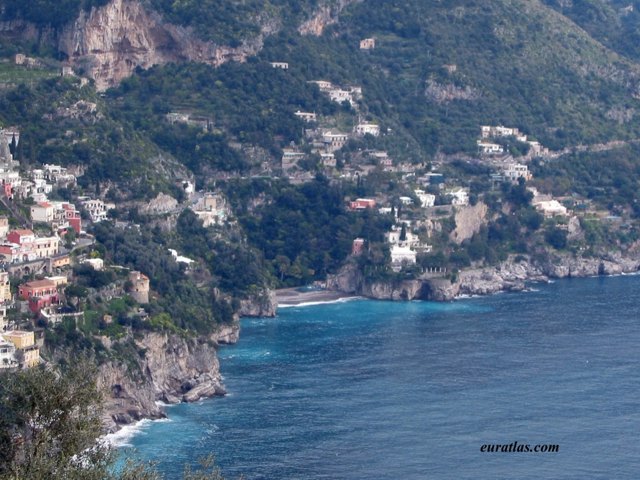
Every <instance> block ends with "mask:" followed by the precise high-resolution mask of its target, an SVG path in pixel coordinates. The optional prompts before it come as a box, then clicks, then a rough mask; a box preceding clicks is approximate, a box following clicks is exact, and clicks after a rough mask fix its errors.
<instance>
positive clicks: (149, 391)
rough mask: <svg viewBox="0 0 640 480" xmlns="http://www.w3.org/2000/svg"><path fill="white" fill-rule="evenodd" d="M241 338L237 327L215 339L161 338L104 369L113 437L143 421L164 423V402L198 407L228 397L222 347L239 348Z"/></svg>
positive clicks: (145, 339) (146, 339) (141, 343)
mask: <svg viewBox="0 0 640 480" xmlns="http://www.w3.org/2000/svg"><path fill="white" fill-rule="evenodd" d="M238 332H239V326H238V325H237V324H232V325H225V326H221V327H220V328H219V330H218V331H217V332H216V333H214V334H213V335H212V336H211V338H209V339H197V338H188V337H182V336H178V335H174V334H168V333H159V332H148V333H145V334H144V335H143V336H142V338H139V339H136V340H135V347H136V348H137V349H138V355H137V356H136V357H129V358H128V360H127V362H126V363H117V362H109V363H106V364H103V365H101V366H100V370H99V378H98V386H99V387H101V388H102V390H104V391H105V392H107V396H106V402H105V403H106V412H107V414H108V418H105V425H106V426H107V428H108V429H109V430H111V431H113V430H115V429H116V428H117V426H118V425H120V424H124V423H130V422H132V421H136V420H139V419H141V418H152V419H154V418H163V417H164V416H165V413H164V411H163V410H162V408H161V407H160V406H159V405H158V404H157V403H156V402H157V401H159V400H160V401H163V402H166V403H178V402H181V401H186V402H193V401H196V400H199V399H200V398H204V397H211V396H214V395H224V394H225V393H226V392H225V389H224V386H223V385H222V378H221V376H220V371H219V362H218V357H217V345H218V344H222V343H234V342H236V341H237V339H238ZM113 343H115V342H112V344H111V347H112V348H113V346H114V345H113Z"/></svg>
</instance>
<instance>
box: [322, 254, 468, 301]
mask: <svg viewBox="0 0 640 480" xmlns="http://www.w3.org/2000/svg"><path fill="white" fill-rule="evenodd" d="M459 288H460V287H459V284H457V283H451V281H450V280H449V279H445V278H425V279H416V280H397V279H392V280H375V281H369V280H367V279H365V278H364V276H363V275H362V272H360V271H359V270H358V268H357V266H356V265H355V264H353V263H347V264H346V265H345V266H344V267H343V268H342V269H341V270H340V272H339V273H337V274H336V275H330V276H329V277H328V278H327V289H328V290H335V291H337V292H342V293H348V294H355V295H361V296H363V297H367V298H373V299H376V300H434V301H447V300H452V299H453V298H455V297H456V296H457V295H458V293H459Z"/></svg>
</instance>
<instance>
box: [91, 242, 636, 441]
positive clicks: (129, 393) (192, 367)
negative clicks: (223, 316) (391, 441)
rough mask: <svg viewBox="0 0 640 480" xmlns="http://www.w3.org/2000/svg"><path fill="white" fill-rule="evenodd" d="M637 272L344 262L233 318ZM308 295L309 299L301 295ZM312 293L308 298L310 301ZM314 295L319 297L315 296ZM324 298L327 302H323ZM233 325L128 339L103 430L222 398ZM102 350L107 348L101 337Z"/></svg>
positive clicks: (109, 377) (106, 382) (597, 261)
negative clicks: (433, 272) (372, 273)
mask: <svg viewBox="0 0 640 480" xmlns="http://www.w3.org/2000/svg"><path fill="white" fill-rule="evenodd" d="M639 271H640V253H637V254H634V255H630V254H626V255H623V254H621V253H608V254H603V255H600V256H597V257H577V256H573V255H570V254H552V255H548V256H546V257H545V258H544V259H543V260H540V259H536V258H532V257H531V256H528V255H517V256H511V257H509V258H508V259H507V260H506V261H504V262H502V263H500V264H499V265H497V266H492V267H484V268H469V269H465V270H462V271H460V272H458V273H457V275H456V276H455V277H454V279H453V280H452V278H451V276H449V277H427V276H424V277H422V278H418V279H404V280H398V279H394V280H388V281H382V280H380V281H368V280H367V279H365V278H364V277H363V275H362V274H361V273H360V271H359V270H358V269H357V267H356V265H355V264H353V263H347V264H346V265H345V266H344V267H343V268H342V269H341V271H340V272H339V273H337V274H336V275H332V276H329V277H328V278H327V281H326V288H325V289H324V290H322V291H321V292H318V291H311V292H309V293H306V292H305V293H300V292H299V291H298V290H295V289H287V290H283V291H278V292H277V295H276V292H274V291H265V292H260V293H257V294H255V295H252V296H249V297H247V298H246V299H244V300H242V301H241V302H240V310H239V314H240V316H249V317H251V316H253V317H256V316H260V317H262V316H275V314H276V309H277V305H278V303H281V306H287V305H299V304H300V303H306V302H308V301H311V302H314V301H327V299H329V300H335V299H336V298H341V297H349V296H361V297H365V298H370V299H376V300H395V301H408V300H431V301H452V300H454V299H456V298H459V297H461V296H472V295H490V294H494V293H498V292H505V291H522V290H525V289H526V288H527V283H529V282H546V281H550V280H552V279H559V278H570V277H573V278H578V277H592V276H598V275H618V274H625V273H627V274H630V273H637V272H639ZM308 295H311V296H312V297H313V298H310V297H309V298H308V297H307V296H308ZM314 295H315V296H314ZM318 295H319V296H318ZM326 295H329V296H330V298H329V297H326ZM239 332H240V323H239V321H236V322H234V323H233V324H231V325H224V326H221V327H220V328H219V329H218V330H217V331H216V332H215V333H213V334H212V335H210V336H209V337H206V338H195V337H194V338H185V337H184V336H179V335H176V334H168V333H159V332H149V333H146V334H144V335H143V336H142V337H141V338H139V339H136V340H135V345H136V347H137V348H138V358H136V359H135V360H133V361H131V362H113V361H112V362H109V363H107V364H104V365H102V366H101V367H100V373H99V379H98V383H99V385H100V386H101V387H102V388H103V389H104V390H105V391H106V392H107V393H108V394H107V398H106V402H105V403H106V414H105V419H104V422H105V425H106V428H107V430H108V431H109V432H114V431H116V430H118V429H119V428H120V427H122V426H124V425H127V424H131V423H134V422H137V421H139V420H142V419H145V418H148V419H159V418H164V417H166V414H165V412H164V409H163V407H162V404H175V403H180V402H194V401H198V400H199V399H201V398H207V397H213V396H218V395H224V394H225V393H226V391H225V388H224V385H223V384H222V378H221V375H220V364H219V361H218V357H217V350H218V348H219V346H220V345H223V344H233V343H236V342H237V341H238V338H239ZM104 342H106V345H105V346H106V347H107V348H113V345H111V344H110V342H109V340H108V339H104Z"/></svg>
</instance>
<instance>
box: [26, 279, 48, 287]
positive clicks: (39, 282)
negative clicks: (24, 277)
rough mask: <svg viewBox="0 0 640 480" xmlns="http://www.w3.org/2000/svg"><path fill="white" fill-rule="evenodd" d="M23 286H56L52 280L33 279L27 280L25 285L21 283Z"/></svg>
mask: <svg viewBox="0 0 640 480" xmlns="http://www.w3.org/2000/svg"><path fill="white" fill-rule="evenodd" d="M21 286H22V287H29V288H42V287H53V288H55V287H56V284H55V282H52V281H51V280H46V279H45V280H33V281H31V282H27V283H25V284H23V285H21Z"/></svg>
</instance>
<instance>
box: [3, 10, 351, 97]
mask: <svg viewBox="0 0 640 480" xmlns="http://www.w3.org/2000/svg"><path fill="white" fill-rule="evenodd" d="M355 1H361V0H355ZM351 3H354V0H339V1H338V2H337V3H335V4H333V3H332V4H329V3H323V4H321V5H320V6H319V7H318V9H317V11H315V12H313V13H312V15H311V18H310V20H308V21H307V22H305V23H304V24H303V25H302V26H301V27H300V31H301V32H303V33H310V34H315V35H320V34H321V33H322V31H323V30H324V28H325V27H326V26H327V25H330V24H332V23H335V22H336V21H337V18H338V14H339V13H340V12H341V11H342V10H343V9H344V8H345V7H346V6H348V5H349V4H351ZM268 18H269V16H268V15H265V16H264V20H263V21H262V22H261V24H260V32H259V33H258V34H257V35H255V36H252V37H251V38H247V39H245V40H243V41H242V42H241V44H240V45H239V46H235V47H231V46H226V45H217V44H215V43H213V42H209V41H205V40H202V39H200V38H198V37H197V35H196V34H195V32H194V30H193V28H191V27H185V26H181V25H174V24H171V23H169V22H166V21H164V20H163V18H162V16H161V15H160V14H159V13H158V12H156V11H154V10H152V9H150V8H149V7H148V4H147V3H145V2H142V1H139V0H111V1H110V2H109V3H107V4H106V5H104V6H101V7H97V8H96V7H93V8H92V9H91V10H90V11H86V10H81V11H80V14H79V16H78V18H77V19H76V20H75V21H74V22H72V23H70V24H68V25H66V26H65V27H64V28H62V29H60V30H58V29H53V28H50V27H43V26H36V25H34V24H32V23H29V22H25V21H22V20H14V21H8V22H2V23H0V34H1V35H2V36H3V37H5V38H8V39H14V40H28V41H31V42H38V43H41V44H46V45H49V46H51V47H53V48H57V49H58V51H60V52H61V53H63V54H64V55H65V56H66V57H68V59H69V62H70V64H71V65H72V66H73V68H74V70H75V71H76V72H79V73H80V74H82V75H83V76H87V77H89V78H91V79H93V80H94V81H95V84H96V88H97V89H98V90H100V91H102V90H106V89H107V88H109V87H113V86H115V85H117V84H118V83H119V82H120V81H121V80H122V79H124V78H127V77H128V76H129V75H131V73H132V72H133V71H134V70H135V69H136V68H138V67H141V68H144V69H146V68H149V67H152V66H153V65H161V64H165V63H172V62H175V63H180V62H198V63H206V64H208V65H212V66H214V67H218V66H220V65H222V64H223V63H225V62H228V61H235V62H244V61H246V59H247V58H248V57H250V56H253V55H255V54H257V53H258V52H259V51H260V50H261V49H262V46H263V42H264V39H265V38H266V37H267V36H269V35H271V34H273V33H275V32H277V31H278V30H279V29H280V28H281V23H282V22H281V21H279V20H278V19H277V18H274V19H270V20H269V19H268Z"/></svg>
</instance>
